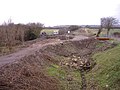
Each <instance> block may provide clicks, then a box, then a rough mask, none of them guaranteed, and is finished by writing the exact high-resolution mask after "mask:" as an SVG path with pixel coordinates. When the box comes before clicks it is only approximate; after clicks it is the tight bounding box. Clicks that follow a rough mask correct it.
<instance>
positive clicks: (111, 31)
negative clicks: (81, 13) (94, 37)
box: [88, 29, 120, 36]
mask: <svg viewBox="0 0 120 90" xmlns="http://www.w3.org/2000/svg"><path fill="white" fill-rule="evenodd" d="M88 31H91V32H92V33H93V34H96V33H97V32H98V29H88ZM114 32H120V29H111V30H110V33H109V34H110V36H111V35H112V34H113V33H114ZM106 34H107V29H103V30H102V32H101V34H100V36H106Z"/></svg>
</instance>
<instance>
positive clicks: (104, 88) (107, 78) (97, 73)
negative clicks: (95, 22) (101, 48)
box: [87, 45, 120, 90]
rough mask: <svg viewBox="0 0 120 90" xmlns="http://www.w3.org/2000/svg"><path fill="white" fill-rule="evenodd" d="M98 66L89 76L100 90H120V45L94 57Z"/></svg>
mask: <svg viewBox="0 0 120 90" xmlns="http://www.w3.org/2000/svg"><path fill="white" fill-rule="evenodd" d="M92 58H93V59H94V60H95V61H96V63H97V65H96V66H95V67H94V69H93V70H92V71H91V72H89V73H88V74H87V78H88V79H87V80H88V82H89V81H90V79H91V78H93V79H94V80H95V81H96V82H97V83H98V88H99V90H120V45H118V46H116V47H114V48H112V49H109V50H107V51H105V52H101V53H97V54H95V55H93V57H92Z"/></svg>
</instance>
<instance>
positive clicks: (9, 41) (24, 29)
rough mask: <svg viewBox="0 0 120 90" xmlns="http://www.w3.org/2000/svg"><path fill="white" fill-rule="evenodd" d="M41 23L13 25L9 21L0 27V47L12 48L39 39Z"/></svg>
mask: <svg viewBox="0 0 120 90" xmlns="http://www.w3.org/2000/svg"><path fill="white" fill-rule="evenodd" d="M42 28H43V24H41V23H28V24H14V23H12V22H11V21H8V22H7V23H6V22H5V23H3V24H2V25H0V46H6V47H7V46H8V47H12V46H15V45H18V44H24V42H25V41H29V40H33V39H36V38H37V37H39V34H40V31H41V30H42Z"/></svg>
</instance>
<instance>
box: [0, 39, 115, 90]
mask: <svg viewBox="0 0 120 90" xmlns="http://www.w3.org/2000/svg"><path fill="white" fill-rule="evenodd" d="M102 44H104V46H103V45H102ZM112 46H114V45H113V44H111V43H108V42H101V41H98V40H96V39H94V38H88V39H84V40H73V41H72V40H71V41H65V42H63V43H58V44H54V45H51V44H50V45H46V46H44V47H42V48H41V49H39V50H37V51H35V53H34V54H31V55H27V56H24V57H22V58H21V59H19V60H17V61H14V62H13V63H9V64H5V65H4V66H2V67H0V90H60V86H59V83H60V81H59V80H58V78H55V77H52V76H49V75H48V74H47V73H46V72H45V68H46V67H47V66H49V65H51V64H57V65H61V63H63V62H64V61H63V60H62V58H63V57H65V58H66V57H71V56H72V55H76V56H79V57H81V58H83V59H87V60H89V62H90V63H91V64H92V65H95V64H94V61H92V59H91V55H92V54H94V53H96V52H98V51H104V50H106V49H108V48H111V47H112ZM61 57H62V58H61ZM78 90H79V89H78Z"/></svg>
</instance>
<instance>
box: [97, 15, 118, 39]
mask: <svg viewBox="0 0 120 90" xmlns="http://www.w3.org/2000/svg"><path fill="white" fill-rule="evenodd" d="M117 24H118V20H117V19H116V18H114V17H104V18H101V25H100V27H99V30H98V33H97V35H96V37H99V35H100V33H101V32H102V29H103V28H105V29H107V36H108V35H109V32H110V29H112V28H113V27H114V25H117Z"/></svg>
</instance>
